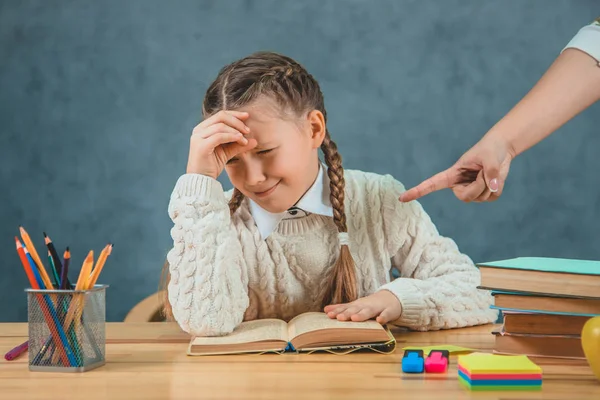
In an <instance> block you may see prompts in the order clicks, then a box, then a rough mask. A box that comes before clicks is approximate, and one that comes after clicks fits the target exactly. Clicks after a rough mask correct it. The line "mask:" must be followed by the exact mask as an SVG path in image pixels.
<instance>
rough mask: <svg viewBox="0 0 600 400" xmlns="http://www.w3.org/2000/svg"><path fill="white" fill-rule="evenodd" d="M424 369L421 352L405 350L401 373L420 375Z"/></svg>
mask: <svg viewBox="0 0 600 400" xmlns="http://www.w3.org/2000/svg"><path fill="white" fill-rule="evenodd" d="M424 369H425V360H423V350H406V351H405V352H404V357H402V372H409V373H416V374H418V373H421V372H423V371H424Z"/></svg>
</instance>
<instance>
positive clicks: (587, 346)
mask: <svg viewBox="0 0 600 400" xmlns="http://www.w3.org/2000/svg"><path fill="white" fill-rule="evenodd" d="M581 347H582V348H583V352H584V354H585V358H586V359H587V362H588V364H589V365H590V367H591V368H592V372H593V373H594V375H596V378H598V379H600V317H593V318H590V319H589V320H588V321H587V322H586V323H585V325H584V326H583V330H582V331H581Z"/></svg>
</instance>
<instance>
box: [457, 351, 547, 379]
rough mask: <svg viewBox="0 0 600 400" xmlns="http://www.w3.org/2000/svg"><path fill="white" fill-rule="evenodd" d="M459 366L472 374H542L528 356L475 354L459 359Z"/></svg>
mask: <svg viewBox="0 0 600 400" xmlns="http://www.w3.org/2000/svg"><path fill="white" fill-rule="evenodd" d="M458 364H459V365H460V366H461V367H463V368H464V369H466V370H467V371H468V372H469V373H471V374H477V373H487V374H494V373H495V374H509V373H512V374H517V373H523V374H540V373H541V372H542V369H541V368H540V367H539V366H537V365H536V364H535V363H533V362H532V361H531V360H530V359H529V358H527V356H504V355H498V354H478V355H476V356H474V355H473V354H469V355H465V356H460V357H458Z"/></svg>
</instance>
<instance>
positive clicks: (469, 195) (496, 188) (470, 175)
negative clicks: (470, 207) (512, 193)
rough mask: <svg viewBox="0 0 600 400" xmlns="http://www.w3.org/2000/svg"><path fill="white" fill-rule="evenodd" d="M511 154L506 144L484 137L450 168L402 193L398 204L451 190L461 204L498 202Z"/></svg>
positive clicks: (512, 155) (503, 141)
mask: <svg viewBox="0 0 600 400" xmlns="http://www.w3.org/2000/svg"><path fill="white" fill-rule="evenodd" d="M514 154H515V153H514V150H512V149H511V148H510V146H509V145H508V144H507V142H506V141H505V140H502V139H498V138H494V137H491V136H487V137H484V138H483V139H481V140H480V141H479V142H478V143H477V144H476V145H475V146H473V147H472V148H471V149H470V150H469V151H467V152H466V153H465V154H464V155H463V156H462V157H461V158H460V159H459V160H458V161H457V162H456V163H455V164H454V165H453V166H452V167H450V168H448V169H447V170H445V171H442V172H440V173H438V174H436V175H434V176H432V177H431V178H429V179H427V180H425V181H423V182H421V183H420V184H419V185H417V186H415V187H413V188H412V189H410V190H407V191H406V192H404V193H402V195H401V196H400V199H399V200H400V201H402V202H408V201H412V200H416V199H418V198H420V197H423V196H425V195H427V194H429V193H432V192H435V191H437V190H441V189H452V191H453V192H454V195H455V196H456V197H457V198H458V199H460V200H462V201H464V202H471V201H475V202H484V201H494V200H497V199H498V197H500V195H501V194H502V190H503V188H504V182H505V181H506V177H507V175H508V170H509V167H510V162H511V161H512V159H513V158H514Z"/></svg>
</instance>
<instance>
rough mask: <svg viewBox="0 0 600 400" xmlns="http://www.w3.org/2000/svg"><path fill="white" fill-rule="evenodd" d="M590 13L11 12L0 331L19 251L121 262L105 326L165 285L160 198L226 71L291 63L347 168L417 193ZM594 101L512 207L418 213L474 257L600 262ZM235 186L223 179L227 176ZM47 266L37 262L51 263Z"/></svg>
mask: <svg viewBox="0 0 600 400" xmlns="http://www.w3.org/2000/svg"><path fill="white" fill-rule="evenodd" d="M598 14H600V7H598V2H597V1H596V0H580V1H559V0H553V1H542V0H536V1H534V0H527V1H524V0H521V1H518V0H505V1H487V2H480V1H466V0H463V1H458V0H443V1H441V0H439V1H397V0H372V1H367V0H363V1H359V0H346V1H341V0H340V1H332V0H329V1H322V0H310V1H309V0H303V1H298V2H281V1H274V0H273V1H271V0H262V1H259V0H256V1H252V0H247V1H233V0H228V1H222V2H217V1H209V0H202V1H201V0H195V1H183V0H177V1H170V2H166V1H151V0H128V1H120V0H119V1H117V0H111V1H107V0H104V1H91V0H90V1H68V0H62V1H48V0H45V1H42V0H39V1H17V0H13V1H11V0H5V1H0V134H1V136H0V139H1V142H0V143H1V145H0V152H1V153H0V170H1V175H0V176H1V179H2V180H1V188H2V192H1V193H0V201H1V208H0V218H1V221H2V223H1V224H0V251H1V252H0V254H2V267H1V269H2V279H1V280H0V304H2V312H1V313H0V321H25V320H26V313H27V306H26V297H25V294H24V292H23V289H24V288H25V287H26V286H27V280H26V276H25V273H24V271H23V269H22V267H21V265H20V262H19V259H18V257H17V253H16V251H15V248H14V239H13V237H14V236H15V235H17V234H18V226H19V225H23V226H24V227H25V228H26V229H27V230H28V231H29V233H30V234H31V235H32V237H33V239H34V241H35V244H36V247H37V249H38V251H40V250H43V249H44V242H43V236H42V231H47V232H48V233H49V234H50V236H51V237H52V239H53V240H54V241H55V243H56V244H57V246H58V248H59V252H60V253H61V254H62V251H63V250H64V248H65V246H70V247H71V249H72V253H73V262H72V264H71V265H72V270H71V271H72V272H71V278H72V279H76V277H77V275H76V274H77V273H78V271H79V268H80V266H81V263H82V261H83V259H84V257H85V255H86V254H87V252H88V251H89V250H90V249H94V250H95V252H96V254H99V252H100V250H101V249H102V247H103V246H104V245H105V244H106V243H107V242H114V243H115V249H114V252H113V255H112V256H111V258H110V259H109V262H108V263H107V265H106V267H105V269H104V271H103V273H102V275H101V283H106V284H109V285H110V288H109V291H108V297H107V319H108V320H109V321H118V320H122V319H123V318H124V316H125V314H126V313H127V311H128V310H129V309H131V307H133V306H134V304H136V303H137V302H138V301H140V300H141V299H142V298H144V297H145V296H147V295H149V294H151V293H153V292H155V291H156V289H157V287H158V282H159V276H160V269H161V267H162V264H163V261H164V259H165V255H166V252H167V251H168V250H169V248H170V245H171V238H170V235H169V230H170V228H171V221H170V220H169V218H168V215H167V204H168V201H169V195H170V193H171V190H172V188H173V185H174V183H175V181H176V179H177V178H178V176H179V175H180V174H181V173H183V172H184V171H185V166H186V162H187V153H188V138H189V134H190V132H191V130H192V128H193V127H194V125H196V124H197V123H198V122H199V121H200V107H201V102H202V97H203V95H204V91H205V90H206V88H207V87H208V85H209V84H210V82H211V80H212V79H213V78H214V77H215V76H216V74H217V71H218V69H219V68H220V67H222V66H223V65H224V64H226V63H228V62H230V61H233V60H234V59H236V58H239V57H242V56H245V55H247V54H249V53H251V52H253V51H256V50H274V51H279V52H283V53H285V54H287V55H290V56H292V57H294V58H296V59H297V60H298V61H300V62H301V63H303V64H304V65H305V66H306V67H307V68H308V69H309V70H310V71H311V72H312V73H313V74H314V75H315V76H316V77H317V78H318V79H319V81H320V82H321V84H322V86H323V90H324V93H325V96H326V104H327V107H328V114H329V116H330V125H329V127H330V130H331V132H332V135H333V137H334V140H336V141H337V143H338V145H339V147H340V150H341V153H342V155H343V157H344V164H345V166H346V168H357V169H364V170H369V171H373V172H377V173H390V174H393V175H394V176H395V177H396V178H397V179H399V180H401V181H402V182H404V183H405V185H407V186H412V185H414V184H417V183H418V182H420V181H421V180H422V179H424V178H426V177H428V176H430V175H432V174H434V173H436V172H438V171H441V170H443V169H445V168H447V167H448V166H450V165H451V164H452V163H453V162H454V161H455V160H456V159H457V158H458V157H459V156H460V155H461V154H462V153H463V151H465V150H466V149H467V148H468V147H470V146H471V145H472V144H474V143H475V142H476V141H477V140H478V139H479V138H480V137H481V136H482V135H483V134H484V133H485V132H486V131H487V130H488V129H489V128H490V127H491V126H492V125H493V124H494V123H495V122H496V121H497V120H498V119H500V118H501V117H502V116H503V115H504V114H505V113H506V112H508V110H509V109H510V108H511V107H512V106H513V105H514V104H515V103H516V102H517V101H518V100H519V99H520V98H521V97H522V96H523V95H524V94H525V93H526V92H527V91H528V90H529V89H530V88H531V86H532V85H533V84H534V83H535V82H536V81H537V79H539V77H540V76H541V74H542V73H543V72H544V71H545V70H546V68H547V67H548V66H549V65H550V63H551V62H552V61H553V60H554V58H555V57H556V56H557V55H558V53H559V51H560V50H561V49H562V48H563V46H564V45H566V43H567V42H568V41H569V40H570V39H571V37H572V36H573V35H574V34H575V33H576V32H577V31H578V29H579V28H580V27H582V26H583V25H584V24H587V23H589V22H591V20H593V19H594V18H595V17H597V16H598ZM599 127H600V104H596V105H595V106H593V107H591V108H590V109H588V110H587V111H585V112H584V113H583V114H581V115H580V116H578V117H577V118H575V119H574V120H573V121H571V122H569V123H568V124H567V125H566V126H564V127H563V128H562V129H560V130H559V131H558V132H557V133H555V134H554V135H553V136H551V137H550V138H549V139H547V140H546V141H544V142H543V143H542V144H540V145H538V146H537V147H535V148H534V149H532V150H530V151H529V152H527V153H525V154H524V155H523V156H521V157H519V158H518V159H517V160H515V161H514V162H513V164H512V168H511V173H510V176H509V182H508V185H507V187H506V190H505V192H504V195H503V196H502V198H501V199H500V200H499V201H498V202H496V203H491V204H464V203H462V202H460V201H459V200H457V199H456V198H455V197H454V196H453V194H452V193H451V192H450V191H444V192H438V193H436V194H433V195H430V196H428V197H426V198H424V199H423V200H422V203H423V205H424V207H425V209H426V210H427V211H428V212H429V213H430V215H431V217H432V219H433V220H434V222H435V223H436V224H437V226H438V228H439V230H440V231H441V233H443V234H444V235H447V236H450V237H452V238H454V239H455V240H456V242H457V243H458V245H459V246H460V248H461V250H463V251H464V252H465V253H467V254H469V255H470V256H471V257H472V258H473V259H474V260H475V261H486V260H492V259H500V258H509V257H516V256H528V255H530V256H552V257H571V258H589V259H600V227H599V224H598V222H600V185H599V178H598V171H600V157H598V152H599V151H600V132H599V130H600V128H599ZM221 181H222V182H223V183H224V184H225V185H226V187H227V188H229V187H230V184H229V183H228V181H227V178H226V177H225V176H223V177H222V178H221ZM42 254H45V252H43V253H42Z"/></svg>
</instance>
